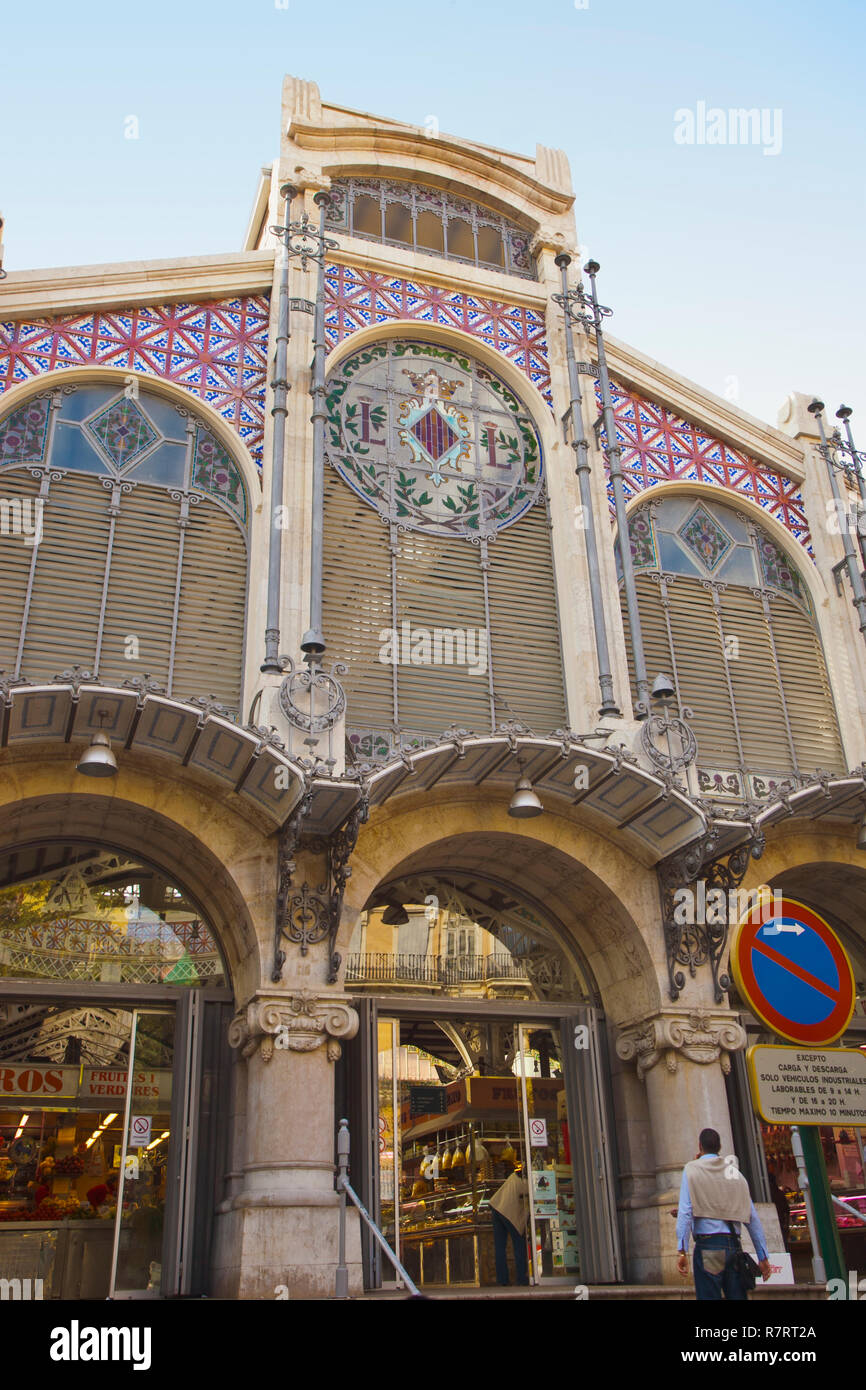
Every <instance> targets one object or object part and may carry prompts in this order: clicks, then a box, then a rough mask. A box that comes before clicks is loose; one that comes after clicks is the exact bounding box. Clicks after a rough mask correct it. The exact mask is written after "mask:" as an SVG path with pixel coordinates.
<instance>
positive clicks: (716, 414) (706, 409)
mask: <svg viewBox="0 0 866 1390" xmlns="http://www.w3.org/2000/svg"><path fill="white" fill-rule="evenodd" d="M605 348H606V350H607V358H608V366H609V367H610V373H611V376H612V377H614V378H615V379H616V380H617V381H621V382H623V383H624V384H625V385H627V386H631V387H633V388H634V389H635V390H636V391H637V392H638V393H639V394H640V395H643V396H646V398H647V399H648V400H651V401H656V402H657V403H658V404H659V405H664V406H667V407H668V408H669V409H670V410H673V411H674V412H675V413H676V414H678V415H682V416H683V417H684V418H685V419H687V420H693V421H694V422H695V424H697V425H699V426H700V427H701V428H702V429H703V430H705V431H706V433H707V434H713V435H716V436H717V437H718V438H719V439H721V440H723V441H724V442H725V443H727V444H730V445H732V447H733V448H735V449H740V450H741V451H742V452H743V453H746V454H749V455H751V457H752V458H755V459H757V460H759V461H760V462H761V463H763V464H766V465H767V466H768V467H770V468H773V469H778V471H779V472H780V473H784V474H785V476H786V477H789V478H793V479H794V480H795V481H796V482H798V483H801V482H802V481H803V479H804V478H805V476H806V461H805V452H804V449H803V447H802V446H801V445H800V444H798V443H797V441H796V440H794V439H791V437H790V436H789V435H786V434H783V433H782V431H781V430H777V429H774V428H773V426H772V425H768V424H765V423H764V422H763V421H762V420H758V419H756V418H755V416H753V415H747V414H746V412H745V411H744V410H739V409H738V408H737V406H735V405H732V404H731V402H730V401H726V400H724V399H722V397H721V396H714V395H712V394H711V393H710V392H709V391H706V390H704V388H703V387H701V386H698V385H697V384H696V383H695V382H693V381H689V379H688V378H687V377H684V376H680V375H679V373H678V372H675V371H673V370H672V369H671V368H670V367H666V366H664V364H663V363H661V362H657V361H656V360H655V359H654V358H652V357H647V356H646V354H645V353H642V352H640V351H639V350H638V349H637V348H634V347H630V346H629V344H628V343H623V342H621V341H620V340H619V339H618V338H613V337H610V336H609V335H608V334H605ZM590 354H591V356H592V357H593V358H594V357H595V349H594V345H593V346H592V347H591V349H590Z"/></svg>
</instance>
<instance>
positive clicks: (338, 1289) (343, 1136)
mask: <svg viewBox="0 0 866 1390" xmlns="http://www.w3.org/2000/svg"><path fill="white" fill-rule="evenodd" d="M349 1147H350V1140H349V1121H348V1120H341V1121H340V1129H339V1132H338V1134H337V1169H338V1172H337V1191H338V1192H339V1194H340V1224H339V1237H338V1239H339V1247H338V1253H337V1277H336V1281H335V1287H334V1297H335V1298H348V1297H349V1267H348V1265H347V1264H346V1183H347V1182H348V1181H349Z"/></svg>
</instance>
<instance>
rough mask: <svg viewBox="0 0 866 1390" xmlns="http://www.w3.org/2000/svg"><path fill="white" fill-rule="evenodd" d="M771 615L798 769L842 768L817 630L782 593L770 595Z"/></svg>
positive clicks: (826, 769)
mask: <svg viewBox="0 0 866 1390" xmlns="http://www.w3.org/2000/svg"><path fill="white" fill-rule="evenodd" d="M770 614H771V620H772V624H773V637H774V640H775V644H776V655H777V658H778V662H779V669H780V670H781V673H782V684H783V686H784V690H785V701H786V705H787V709H788V719H789V721H790V724H791V728H792V730H793V734H794V746H795V748H796V749H797V762H798V764H799V768H800V771H801V772H803V773H807V774H808V773H811V772H814V771H815V770H816V769H817V768H822V769H824V770H825V771H827V772H844V771H845V759H844V753H843V750H842V740H841V738H840V735H839V725H838V722H837V719H836V711H835V708H834V705H833V693H832V691H831V689H830V680H829V677H828V675H827V665H826V662H825V661H824V653H823V651H822V650H821V642H820V639H819V637H818V634H817V633H816V632H815V630H814V628H813V627H812V625H811V623H810V622H809V621H808V619H807V618H806V617H805V616H804V614H803V613H802V612H801V611H800V609H799V608H797V607H796V605H795V604H793V603H792V602H791V601H790V600H789V599H786V598H783V597H782V596H781V595H776V594H773V595H772V596H771V598H770Z"/></svg>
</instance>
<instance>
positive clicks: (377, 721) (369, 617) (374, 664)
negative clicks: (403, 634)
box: [323, 468, 394, 729]
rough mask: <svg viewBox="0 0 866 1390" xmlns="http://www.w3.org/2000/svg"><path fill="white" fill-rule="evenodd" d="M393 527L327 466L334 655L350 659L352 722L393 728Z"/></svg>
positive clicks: (329, 623) (327, 611)
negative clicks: (385, 654)
mask: <svg viewBox="0 0 866 1390" xmlns="http://www.w3.org/2000/svg"><path fill="white" fill-rule="evenodd" d="M387 542H388V531H387V527H386V526H385V525H384V523H383V522H382V521H381V520H380V518H379V516H378V514H377V513H376V512H374V511H373V509H372V507H369V506H368V505H367V504H366V503H365V502H362V501H361V499H360V498H359V497H356V496H355V494H354V492H352V490H351V488H349V487H347V486H346V484H345V483H343V482H342V481H341V480H340V478H338V477H337V475H336V473H334V472H333V470H332V469H330V468H328V469H326V470H325V543H324V557H323V612H324V623H325V636H326V639H327V643H328V656H329V657H330V658H333V659H334V660H337V661H345V662H346V663H347V665H348V667H349V670H348V673H347V675H345V676H343V677H341V680H342V682H343V685H344V686H345V689H346V694H347V696H348V719H349V723H350V724H364V725H370V726H371V727H372V728H376V729H390V727H391V725H392V723H393V720H394V700H393V694H392V690H391V676H392V673H391V667H390V666H384V665H383V664H382V663H381V662H380V660H379V649H380V648H381V646H382V642H383V640H384V639H383V638H382V637H381V636H380V634H381V633H382V632H383V631H384V630H385V629H387V628H391V627H393V625H394V624H393V616H392V613H391V575H390V566H389V557H388V543H387Z"/></svg>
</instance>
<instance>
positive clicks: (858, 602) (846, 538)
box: [807, 400, 866, 642]
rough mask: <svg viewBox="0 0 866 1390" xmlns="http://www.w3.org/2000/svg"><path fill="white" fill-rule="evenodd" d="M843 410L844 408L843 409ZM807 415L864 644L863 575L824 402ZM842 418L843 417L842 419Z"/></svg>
mask: <svg viewBox="0 0 866 1390" xmlns="http://www.w3.org/2000/svg"><path fill="white" fill-rule="evenodd" d="M843 408H844V407H843ZM807 409H808V411H809V414H810V415H814V417H815V420H816V422H817V425H818V433H819V434H820V436H821V443H820V445H819V446H818V449H819V453H820V454H821V455H822V457H823V459H824V462H825V463H826V465H827V474H828V476H829V479H830V487H831V489H832V492H833V501H834V502H835V504H836V511H837V514H838V517H839V524H840V528H841V531H842V546H843V548H844V551H845V565H846V568H847V570H848V582H849V583H850V585H851V592H852V594H853V596H854V597H853V603H854V607H855V608H856V610H857V618H858V620H859V625H860V633H861V635H862V637H863V640H864V642H866V588H864V585H863V575H862V574H861V572H860V566H859V565H858V563H857V552H856V551H855V549H854V543H853V541H852V540H851V529H850V526H849V525H848V509H847V506H846V505H845V504H844V503H843V502H842V498H841V496H840V494H839V481H838V478H837V476H836V473H837V469H838V468H839V466H840V465H839V463H838V462H837V459H836V455H835V449H834V448H832V447H831V446H830V445H829V444H828V443H827V432H826V430H825V429H824V415H823V411H824V402H823V401H819V400H814V401H812V402H811V404H810V405H809V406H808V407H807ZM843 418H844V417H843ZM840 442H841V441H840Z"/></svg>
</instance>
